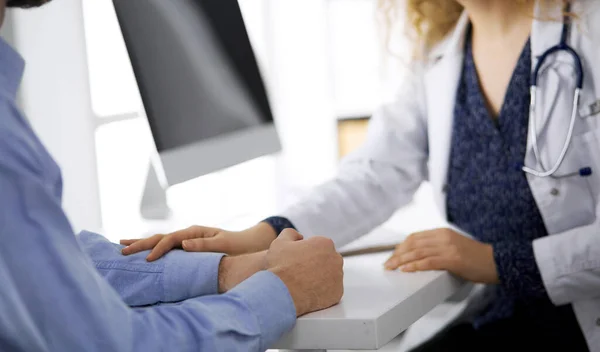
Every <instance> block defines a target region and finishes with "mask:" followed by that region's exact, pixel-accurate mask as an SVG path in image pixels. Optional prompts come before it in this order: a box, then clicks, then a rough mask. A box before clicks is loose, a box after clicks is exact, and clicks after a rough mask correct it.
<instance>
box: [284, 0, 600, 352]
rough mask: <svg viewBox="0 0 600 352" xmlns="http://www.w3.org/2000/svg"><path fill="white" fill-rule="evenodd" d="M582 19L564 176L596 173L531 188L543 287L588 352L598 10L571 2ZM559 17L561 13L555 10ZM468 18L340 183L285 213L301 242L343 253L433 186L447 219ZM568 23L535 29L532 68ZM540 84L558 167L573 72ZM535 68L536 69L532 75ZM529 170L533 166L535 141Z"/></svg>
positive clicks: (594, 258)
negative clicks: (315, 238)
mask: <svg viewBox="0 0 600 352" xmlns="http://www.w3.org/2000/svg"><path fill="white" fill-rule="evenodd" d="M572 10H573V11H574V12H576V13H577V14H578V15H579V19H578V20H576V21H575V22H574V23H573V26H572V29H571V34H570V36H569V38H568V43H569V44H570V45H571V46H572V47H573V48H574V49H575V50H576V51H577V53H578V54H579V56H580V57H581V60H582V63H583V69H584V74H585V76H584V87H583V91H582V97H581V102H580V104H579V111H578V117H577V122H576V125H575V131H574V136H573V141H572V144H571V147H570V149H569V152H568V154H567V156H566V159H565V161H564V163H563V165H562V166H561V168H560V169H559V172H558V174H559V175H566V174H568V173H571V172H576V171H577V170H579V169H580V168H582V167H591V168H592V170H593V174H592V175H591V176H590V177H579V176H570V177H562V178H539V177H535V176H528V181H529V186H530V188H531V190H532V193H533V195H534V198H535V200H536V203H537V205H538V207H539V209H540V212H541V214H542V216H543V218H544V222H545V225H546V227H547V230H548V232H549V234H550V235H549V236H547V237H544V238H540V239H537V240H535V241H534V251H535V257H536V261H537V264H538V267H539V269H540V271H541V274H542V278H543V281H544V285H545V287H546V289H547V292H548V294H549V296H550V298H551V300H552V301H553V302H554V304H556V305H564V304H572V305H573V308H574V311H575V313H576V316H577V319H578V322H579V324H580V327H581V329H582V331H583V333H584V335H585V337H586V339H587V342H588V345H589V348H590V350H591V351H595V352H600V207H599V205H600V1H595V0H579V1H575V2H574V3H573V6H572ZM557 13H560V9H557ZM467 23H468V16H467V14H463V16H462V17H461V19H460V20H459V22H458V24H457V26H456V28H455V29H454V31H453V32H452V33H450V34H449V35H448V37H447V38H446V39H445V40H444V41H443V42H442V43H440V44H439V45H438V46H436V48H434V49H433V50H432V51H431V53H430V55H429V57H428V60H427V61H426V62H425V63H423V64H419V65H415V67H416V66H419V67H418V68H415V69H414V71H413V73H412V74H411V75H410V77H409V78H408V79H407V80H406V82H405V83H404V87H403V89H402V90H401V92H400V94H399V96H398V97H397V99H396V101H395V102H393V103H392V104H390V105H387V106H384V107H382V108H381V109H380V110H378V111H377V112H376V113H375V114H374V115H373V117H372V121H371V123H370V126H369V133H368V137H367V141H366V142H365V144H364V145H363V146H362V147H361V148H360V150H359V151H357V152H355V153H354V154H353V155H352V156H350V157H348V158H347V159H346V160H345V162H344V163H343V165H342V166H341V169H340V171H339V174H338V176H337V177H336V178H335V179H334V180H332V181H330V182H328V183H326V184H324V185H322V186H320V187H317V188H316V189H315V190H314V191H313V192H311V193H310V194H309V195H307V196H306V197H305V198H304V199H303V200H302V201H300V202H299V203H297V204H295V205H294V206H292V207H290V208H288V209H287V210H286V211H285V212H283V213H282V216H285V217H287V218H288V219H290V220H291V221H292V223H294V225H295V226H296V227H297V228H298V230H299V231H300V232H301V233H303V234H304V235H307V236H310V235H325V236H329V237H331V238H332V239H334V241H335V242H336V244H337V245H338V246H341V245H344V244H346V243H349V242H351V241H352V240H354V239H356V238H358V237H360V236H361V235H363V234H366V233H368V232H370V231H371V230H372V229H374V228H375V227H376V226H378V225H380V224H381V223H383V222H384V221H386V220H387V219H388V218H389V217H390V216H391V215H392V214H393V213H394V212H395V211H396V210H397V209H398V208H399V207H402V206H404V205H406V204H408V203H409V202H410V201H411V200H412V197H413V195H414V193H415V191H416V190H417V188H418V187H419V186H420V184H421V183H422V182H423V181H426V180H428V181H429V182H430V183H431V185H432V187H433V189H434V193H435V198H436V204H437V206H438V208H439V211H440V212H441V214H442V215H443V216H444V217H445V215H446V214H445V212H446V200H445V193H444V185H445V183H446V177H447V172H448V165H449V157H450V142H451V137H452V133H451V132H452V123H453V111H454V109H453V107H454V101H455V97H456V89H457V86H458V81H459V77H460V73H461V69H462V61H463V50H462V48H463V43H464V37H465V28H466V26H467ZM561 29H562V22H559V21H540V20H535V21H534V23H533V27H532V33H531V50H532V58H534V59H533V60H532V61H533V62H532V64H533V65H535V64H536V59H535V58H537V57H538V56H539V55H540V54H541V53H543V52H544V51H546V50H547V49H548V48H550V47H552V46H554V45H556V44H558V42H559V39H560V33H561ZM547 61H548V64H546V65H545V66H544V69H543V74H542V75H541V76H540V80H539V83H538V86H539V89H538V94H537V99H538V106H537V114H536V115H535V118H536V121H537V124H538V143H539V145H540V149H541V150H540V151H541V153H542V156H541V158H542V161H543V162H544V163H545V165H546V166H548V165H552V164H553V163H554V161H555V160H556V159H557V157H558V154H559V153H560V149H561V148H562V146H563V143H564V140H565V136H566V131H567V128H568V124H569V119H570V116H571V107H572V103H573V91H574V88H575V78H574V69H573V67H572V66H571V65H570V64H569V63H570V62H572V61H571V60H570V59H569V57H568V56H565V55H554V56H552V57H551V58H550V59H549V60H547ZM532 69H533V68H532ZM524 162H525V163H526V164H527V165H528V166H535V167H537V165H536V160H535V158H534V156H533V150H532V147H531V138H530V140H529V142H528V150H527V152H526V157H525V160H524Z"/></svg>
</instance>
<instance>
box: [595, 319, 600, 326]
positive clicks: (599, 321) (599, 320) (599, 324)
mask: <svg viewBox="0 0 600 352" xmlns="http://www.w3.org/2000/svg"><path fill="white" fill-rule="evenodd" d="M596 326H600V318H598V319H596Z"/></svg>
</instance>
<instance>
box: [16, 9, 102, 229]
mask: <svg viewBox="0 0 600 352" xmlns="http://www.w3.org/2000/svg"><path fill="white" fill-rule="evenodd" d="M99 1H106V0H99ZM11 12H12V13H11V14H10V15H9V16H11V17H12V18H11V19H12V26H13V28H12V29H13V34H14V45H15V46H16V49H17V50H18V51H19V52H20V53H21V55H22V56H23V57H24V58H25V61H26V62H27V66H26V70H25V76H24V79H23V84H22V86H21V91H20V103H21V105H22V109H23V110H24V113H25V115H26V116H27V117H28V119H29V121H30V122H31V123H32V125H33V128H34V130H35V131H36V132H37V133H38V135H39V136H40V137H41V139H42V142H43V143H44V144H45V145H46V147H47V148H48V149H49V150H50V152H51V153H52V155H53V156H54V158H55V159H56V161H57V162H58V164H59V165H60V166H61V168H62V171H63V179H64V182H65V185H64V198H63V205H64V208H65V210H66V212H67V214H68V215H69V218H70V219H71V222H72V224H73V225H74V227H75V228H76V230H80V229H82V228H88V229H97V228H99V227H100V225H101V218H100V206H99V196H98V185H97V171H96V160H95V151H94V116H93V114H92V109H91V103H90V93H89V91H90V86H89V75H88V68H87V60H86V56H85V53H86V50H85V39H84V29H83V17H82V5H81V0H60V1H53V2H51V3H50V4H48V5H45V6H43V7H42V8H39V9H34V10H11Z"/></svg>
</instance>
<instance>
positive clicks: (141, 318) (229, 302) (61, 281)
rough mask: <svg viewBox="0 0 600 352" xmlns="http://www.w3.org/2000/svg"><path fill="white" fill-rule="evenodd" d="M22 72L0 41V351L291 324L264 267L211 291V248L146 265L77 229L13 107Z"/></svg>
mask: <svg viewBox="0 0 600 352" xmlns="http://www.w3.org/2000/svg"><path fill="white" fill-rule="evenodd" d="M23 68H24V63H23V60H22V59H21V57H20V56H19V55H18V54H17V53H16V52H15V51H14V50H13V49H12V48H10V46H8V45H7V44H6V43H5V42H4V41H2V40H1V39H0V351H27V352H36V351H102V352H105V351H117V352H118V351H178V352H185V351H262V350H265V349H267V348H269V346H270V345H271V344H272V343H273V342H275V341H276V340H277V339H278V338H279V337H280V336H281V335H282V334H283V333H285V332H286V331H288V330H289V329H290V328H291V327H292V326H293V324H294V322H295V313H296V311H295V308H294V304H293V301H292V299H291V297H290V295H289V292H288V291H287V289H286V287H285V285H284V284H283V282H281V280H280V279H279V278H278V277H277V276H275V275H273V274H271V273H270V272H260V273H258V274H256V275H254V276H253V277H251V278H250V279H248V280H246V281H245V282H243V283H242V284H240V285H239V286H237V287H236V288H235V289H233V290H231V291H230V292H228V293H226V294H221V295H219V294H217V289H218V277H217V276H218V268H219V263H220V261H221V258H222V255H220V254H212V253H195V254H192V253H185V252H182V251H174V252H171V253H169V254H168V255H167V256H166V257H164V258H163V259H161V260H158V261H156V262H153V263H148V262H146V261H145V259H144V257H145V255H146V254H147V253H140V254H137V255H133V256H128V257H124V256H122V255H121V253H120V249H121V246H119V245H116V244H113V243H110V242H108V241H106V240H105V239H104V238H103V237H102V236H99V235H96V234H92V233H87V232H84V233H82V234H80V235H79V236H75V234H74V233H73V230H72V228H71V226H70V224H69V221H68V220H67V217H66V216H65V213H64V212H63V210H62V208H61V196H62V178H61V174H60V170H59V168H58V166H57V165H56V164H55V162H54V161H53V159H52V158H51V157H50V155H49V154H48V152H47V151H46V149H45V148H44V147H43V145H42V144H41V143H40V141H39V140H38V138H37V137H36V136H35V134H34V132H33V131H32V129H31V127H30V126H29V124H28V123H27V122H26V120H25V119H24V118H23V116H22V115H21V114H20V112H19V111H18V109H17V107H16V105H15V95H16V91H17V89H18V86H19V83H20V81H21V76H22V73H23ZM48 118H51V116H49V117H48ZM81 206H85V205H84V204H82V205H81Z"/></svg>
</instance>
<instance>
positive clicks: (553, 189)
mask: <svg viewBox="0 0 600 352" xmlns="http://www.w3.org/2000/svg"><path fill="white" fill-rule="evenodd" d="M550 194H551V195H553V196H555V197H556V196H557V195H559V194H560V191H559V190H558V189H557V188H552V190H551V191H550Z"/></svg>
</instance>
